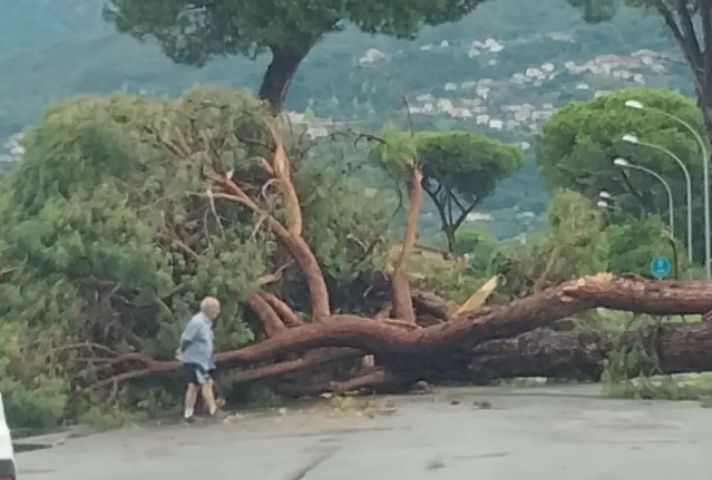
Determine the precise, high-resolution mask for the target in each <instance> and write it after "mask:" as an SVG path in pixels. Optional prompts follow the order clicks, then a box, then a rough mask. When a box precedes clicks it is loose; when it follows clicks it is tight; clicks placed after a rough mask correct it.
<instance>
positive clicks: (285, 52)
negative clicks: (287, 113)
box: [259, 45, 309, 114]
mask: <svg viewBox="0 0 712 480" xmlns="http://www.w3.org/2000/svg"><path fill="white" fill-rule="evenodd" d="M270 50H271V51H272V61H271V62H270V64H269V66H268V67H267V71H266V72H265V75H264V77H263V79H262V85H261V86H260V92H259V96H260V98H264V99H265V100H267V102H269V105H270V108H271V109H272V112H273V113H275V114H279V113H280V112H281V111H282V109H283V107H284V101H285V99H286V98H287V92H288V91H289V86H290V85H291V83H292V79H293V78H294V75H295V74H296V73H297V70H298V69H299V65H300V64H301V63H302V60H304V58H305V57H306V55H307V53H309V50H308V49H307V51H304V52H302V51H300V50H299V49H290V48H289V47H280V46H276V45H275V46H272V47H270Z"/></svg>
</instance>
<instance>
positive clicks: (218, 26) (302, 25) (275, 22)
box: [105, 0, 483, 65]
mask: <svg viewBox="0 0 712 480" xmlns="http://www.w3.org/2000/svg"><path fill="white" fill-rule="evenodd" d="M482 1H483V0H464V1H463V0H442V1H438V2H432V1H430V0H397V1H388V2H385V1H382V0H369V1H347V2H334V1H333V0H316V1H311V2H307V3H305V2H299V1H294V0H287V1H284V0H279V1H277V0H269V1H255V0H219V1H216V2H209V3H203V4H201V5H200V6H196V5H195V3H194V2H190V1H187V0H181V1H175V0H148V1H147V0H109V2H108V3H107V6H106V8H105V17H106V18H107V19H108V20H109V21H111V22H113V23H114V24H115V25H116V27H117V29H118V30H119V31H120V32H122V33H127V34H131V35H133V36H135V37H137V38H139V39H145V38H147V37H153V38H155V39H156V40H158V42H159V43H160V44H161V47H162V48H163V51H164V52H165V53H166V55H168V56H169V57H170V58H171V59H173V60H174V61H176V62H180V63H188V64H193V65H202V64H204V63H205V62H206V61H208V60H209V59H210V58H211V57H214V56H223V55H236V54H240V55H246V56H248V57H254V56H256V55H258V54H260V53H261V52H262V51H263V50H264V49H267V48H269V49H272V50H273V51H279V50H288V51H292V52H295V53H297V52H298V53H300V54H306V53H307V52H308V51H309V50H310V49H311V47H313V46H314V44H316V43H317V42H318V41H319V40H321V39H322V38H323V37H324V36H325V35H326V34H328V33H330V32H335V31H339V30H341V29H343V28H344V23H345V22H346V23H351V24H353V25H356V26H357V27H358V28H359V29H361V30H363V31H365V32H368V33H382V34H387V35H394V36H397V37H402V38H412V37H413V36H414V35H415V34H416V33H417V32H418V31H419V30H420V29H421V28H423V27H424V26H425V25H436V24H440V23H444V22H451V21H454V20H457V19H459V18H461V17H462V16H463V15H465V14H466V13H468V12H470V11H472V10H473V9H474V8H475V7H477V5H479V4H480V3H482Z"/></svg>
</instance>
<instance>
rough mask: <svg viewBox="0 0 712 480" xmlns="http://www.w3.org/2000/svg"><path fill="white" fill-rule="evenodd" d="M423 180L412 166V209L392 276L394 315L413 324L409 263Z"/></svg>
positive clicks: (420, 202)
mask: <svg viewBox="0 0 712 480" xmlns="http://www.w3.org/2000/svg"><path fill="white" fill-rule="evenodd" d="M422 180H423V176H422V174H421V173H420V170H418V168H417V167H416V166H415V165H414V166H412V167H411V181H410V183H411V185H410V188H411V192H410V207H409V209H408V221H407V223H406V231H405V240H404V242H403V248H402V249H401V252H400V255H399V257H398V261H397V263H396V266H395V268H394V269H393V273H392V274H391V283H392V291H393V311H394V312H393V313H394V315H395V317H396V318H399V319H401V320H405V321H406V322H409V323H412V324H415V310H414V309H413V299H412V298H413V296H412V295H411V292H410V281H409V280H408V263H409V262H410V255H411V253H412V252H413V248H414V247H415V243H416V240H417V238H418V235H417V233H418V219H419V218H420V208H421V205H422V203H423V186H422V184H421V182H422Z"/></svg>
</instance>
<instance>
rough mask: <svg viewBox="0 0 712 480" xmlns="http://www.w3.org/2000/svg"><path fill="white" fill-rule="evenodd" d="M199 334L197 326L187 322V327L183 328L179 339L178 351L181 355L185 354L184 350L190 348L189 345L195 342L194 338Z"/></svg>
mask: <svg viewBox="0 0 712 480" xmlns="http://www.w3.org/2000/svg"><path fill="white" fill-rule="evenodd" d="M199 333H200V328H199V325H198V324H197V323H196V322H194V321H192V320H191V321H190V322H188V325H186V326H185V330H184V331H183V335H181V337H180V351H181V353H183V352H185V351H186V349H187V348H188V347H189V346H190V344H192V343H194V342H195V341H196V337H197V336H198V334H199Z"/></svg>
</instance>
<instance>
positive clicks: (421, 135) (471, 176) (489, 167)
mask: <svg viewBox="0 0 712 480" xmlns="http://www.w3.org/2000/svg"><path fill="white" fill-rule="evenodd" d="M415 138H416V145H417V153H418V158H419V160H420V163H421V169H422V171H423V177H424V179H425V182H426V184H428V185H431V186H432V188H435V189H437V187H438V186H441V187H442V188H443V189H444V190H447V191H449V192H451V193H453V194H455V195H457V196H458V197H460V198H462V199H463V200H465V201H467V202H468V203H469V204H473V203H474V204H477V203H479V202H480V201H481V200H483V199H484V198H485V197H487V196H489V195H490V194H491V193H492V192H493V191H494V189H495V187H496V186H497V182H499V181H501V180H503V179H505V178H507V177H508V176H510V175H511V174H512V173H514V172H515V171H516V170H517V169H518V168H520V167H521V166H522V164H523V163H524V158H523V157H524V156H523V154H522V151H521V149H520V148H519V147H516V146H513V145H506V144H504V143H502V142H500V141H498V140H494V139H491V138H488V137H486V136H484V135H479V134H475V133H471V132H465V131H445V132H418V133H416V136H415Z"/></svg>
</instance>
